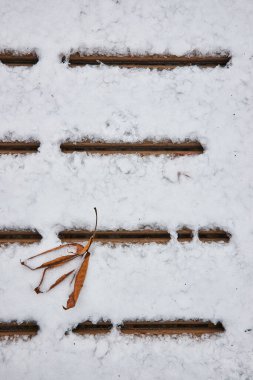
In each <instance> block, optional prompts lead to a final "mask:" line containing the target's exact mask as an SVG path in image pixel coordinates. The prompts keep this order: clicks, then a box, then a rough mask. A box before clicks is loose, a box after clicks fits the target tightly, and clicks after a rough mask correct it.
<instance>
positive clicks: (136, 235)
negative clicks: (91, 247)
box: [58, 230, 170, 244]
mask: <svg viewBox="0 0 253 380" xmlns="http://www.w3.org/2000/svg"><path fill="white" fill-rule="evenodd" d="M91 234H92V231H89V230H65V231H62V232H60V233H59V235H58V236H59V239H61V241H62V242H66V243H72V242H75V241H85V240H88V239H89V238H90V236H91ZM169 240H170V234H169V233H168V232H167V231H164V230H133V231H127V230H118V231H97V232H96V237H95V242H100V243H131V244H133V243H139V244H143V243H167V242H168V241H169Z"/></svg>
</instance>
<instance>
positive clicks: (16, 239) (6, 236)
mask: <svg viewBox="0 0 253 380" xmlns="http://www.w3.org/2000/svg"><path fill="white" fill-rule="evenodd" d="M41 239H42V236H41V235H40V234H39V233H38V232H37V231H33V230H0V244H11V243H19V244H33V243H39V242H40V241H41Z"/></svg>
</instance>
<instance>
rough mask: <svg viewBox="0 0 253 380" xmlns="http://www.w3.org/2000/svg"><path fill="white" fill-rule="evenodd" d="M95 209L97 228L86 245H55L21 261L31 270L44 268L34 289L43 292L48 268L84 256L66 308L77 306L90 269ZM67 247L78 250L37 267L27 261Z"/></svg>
mask: <svg viewBox="0 0 253 380" xmlns="http://www.w3.org/2000/svg"><path fill="white" fill-rule="evenodd" d="M94 210H95V214H96V223H95V228H94V231H93V234H92V236H91V237H90V239H89V241H88V243H87V244H86V245H85V246H82V245H81V244H77V243H70V244H62V245H60V246H58V247H55V248H52V249H49V250H47V251H44V252H42V253H39V254H38V255H35V256H31V257H29V258H28V259H27V260H24V261H21V264H22V265H24V266H26V267H27V268H29V269H31V270H37V269H44V270H43V273H42V277H41V279H40V282H39V284H38V286H37V287H36V288H35V289H34V290H35V292H36V293H43V292H42V291H41V290H40V286H41V284H42V283H43V280H44V278H45V274H46V272H47V271H48V270H52V269H54V268H56V267H59V266H62V265H64V264H66V263H68V262H70V261H71V260H74V259H75V258H77V257H82V256H84V259H83V262H82V264H81V266H80V268H79V270H78V271H77V274H76V275H75V276H74V277H73V279H72V280H71V283H72V281H73V280H75V283H74V290H73V292H72V293H71V294H70V296H69V299H68V302H67V307H66V308H65V307H64V309H65V310H67V309H70V308H72V307H74V306H75V304H76V302H77V299H78V297H79V294H80V291H81V289H82V287H83V283H84V280H85V277H86V273H87V269H88V264H89V258H90V252H89V248H90V246H91V244H92V242H93V240H94V238H95V234H96V230H97V209H96V208H94ZM65 247H75V249H76V252H75V253H72V254H70V255H65V256H60V257H57V258H55V259H53V260H49V261H46V262H44V263H43V264H41V265H39V266H37V267H35V268H32V267H31V266H29V265H28V264H27V262H28V261H30V260H32V259H35V258H37V257H39V256H42V255H45V254H47V253H51V252H54V251H57V250H60V249H63V248H65ZM73 272H75V270H71V271H70V272H68V273H65V274H63V275H61V276H60V277H59V278H58V279H57V280H56V281H55V282H54V283H53V284H52V285H51V286H50V287H49V289H48V290H47V291H46V292H48V291H50V290H51V289H53V288H55V287H56V286H57V285H59V284H60V283H61V282H62V281H64V280H65V279H66V278H67V277H68V276H69V275H71V274H72V273H73Z"/></svg>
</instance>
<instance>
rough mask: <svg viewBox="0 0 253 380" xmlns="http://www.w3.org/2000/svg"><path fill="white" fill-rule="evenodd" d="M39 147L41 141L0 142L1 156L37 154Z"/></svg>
mask: <svg viewBox="0 0 253 380" xmlns="http://www.w3.org/2000/svg"><path fill="white" fill-rule="evenodd" d="M39 147H40V142H39V141H0V154H28V153H36V152H38V149H39Z"/></svg>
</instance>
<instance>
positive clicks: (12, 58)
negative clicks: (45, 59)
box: [0, 50, 39, 66]
mask: <svg viewBox="0 0 253 380" xmlns="http://www.w3.org/2000/svg"><path fill="white" fill-rule="evenodd" d="M38 61H39V58H38V56H37V54H36V53H35V52H30V53H22V52H17V51H11V50H9V51H2V52H0V62H2V63H4V64H5V65H8V66H33V65H35V64H36V63H37V62H38Z"/></svg>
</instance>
